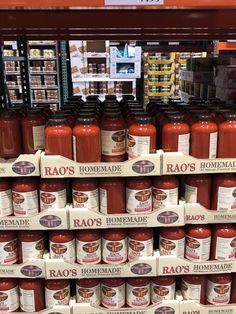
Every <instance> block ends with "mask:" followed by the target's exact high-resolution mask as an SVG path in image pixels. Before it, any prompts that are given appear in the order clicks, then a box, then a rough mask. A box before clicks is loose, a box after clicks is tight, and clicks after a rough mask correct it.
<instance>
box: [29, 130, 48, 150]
mask: <svg viewBox="0 0 236 314" xmlns="http://www.w3.org/2000/svg"><path fill="white" fill-rule="evenodd" d="M44 129H45V125H37V126H33V127H32V131H33V143H34V149H35V150H37V149H44V148H45V136H44Z"/></svg>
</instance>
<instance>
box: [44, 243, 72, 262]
mask: <svg viewBox="0 0 236 314" xmlns="http://www.w3.org/2000/svg"><path fill="white" fill-rule="evenodd" d="M49 246H50V258H61V259H64V260H65V261H67V262H74V261H75V239H73V240H71V241H68V242H65V243H55V242H52V241H49Z"/></svg>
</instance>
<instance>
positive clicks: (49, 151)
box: [45, 119, 73, 159]
mask: <svg viewBox="0 0 236 314" xmlns="http://www.w3.org/2000/svg"><path fill="white" fill-rule="evenodd" d="M45 154H46V155H60V156H63V157H66V158H69V159H73V158H72V130H71V128H70V127H69V126H68V125H67V124H66V119H49V120H48V123H47V127H46V128H45Z"/></svg>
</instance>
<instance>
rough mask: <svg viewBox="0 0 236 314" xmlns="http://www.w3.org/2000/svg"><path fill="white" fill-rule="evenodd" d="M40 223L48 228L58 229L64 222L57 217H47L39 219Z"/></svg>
mask: <svg viewBox="0 0 236 314" xmlns="http://www.w3.org/2000/svg"><path fill="white" fill-rule="evenodd" d="M39 223H40V225H41V226H43V227H46V228H56V227H59V226H60V225H61V223H62V220H61V218H60V217H58V216H56V215H46V216H43V217H41V218H40V219H39Z"/></svg>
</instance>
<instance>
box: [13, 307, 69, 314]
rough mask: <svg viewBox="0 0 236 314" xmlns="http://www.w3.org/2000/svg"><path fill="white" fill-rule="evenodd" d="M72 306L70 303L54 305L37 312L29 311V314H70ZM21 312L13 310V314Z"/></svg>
mask: <svg viewBox="0 0 236 314" xmlns="http://www.w3.org/2000/svg"><path fill="white" fill-rule="evenodd" d="M71 311H72V307H71V306H70V305H54V306H53V307H51V308H47V309H45V310H42V311H39V312H31V314H71ZM21 313H22V312H14V314H21Z"/></svg>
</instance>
